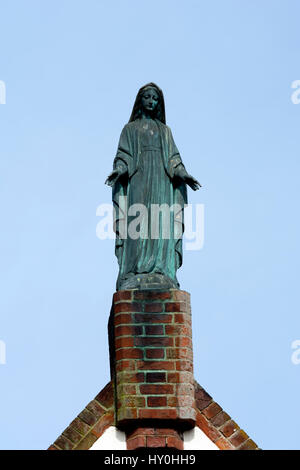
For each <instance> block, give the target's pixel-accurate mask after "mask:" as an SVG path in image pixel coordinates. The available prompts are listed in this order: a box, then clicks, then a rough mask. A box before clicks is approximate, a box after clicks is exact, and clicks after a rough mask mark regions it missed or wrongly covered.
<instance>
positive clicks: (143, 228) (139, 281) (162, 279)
mask: <svg viewBox="0 0 300 470" xmlns="http://www.w3.org/2000/svg"><path fill="white" fill-rule="evenodd" d="M106 184H108V185H109V186H112V188H113V203H114V209H115V231H116V250H115V252H116V256H117V259H118V263H119V276H118V281H117V290H125V289H166V288H175V289H178V288H179V283H178V281H177V278H176V271H177V269H178V268H179V267H180V266H181V264H182V233H183V209H184V205H185V204H187V191H186V185H187V184H188V185H189V186H190V187H191V188H192V189H193V190H197V189H199V187H201V185H200V183H199V182H198V181H197V180H196V179H195V178H193V177H192V176H191V175H189V174H188V173H187V171H186V169H185V167H184V165H183V163H182V160H181V157H180V154H179V151H178V149H177V147H176V145H175V142H174V140H173V136H172V133H171V129H170V128H169V127H168V126H167V125H166V118H165V104H164V97H163V93H162V91H161V89H160V88H159V87H158V86H157V85H155V83H148V84H147V85H145V86H143V87H142V88H141V89H140V90H139V92H138V94H137V97H136V100H135V103H134V107H133V110H132V114H131V116H130V119H129V122H128V124H126V125H125V127H124V128H123V130H122V133H121V136H120V140H119V145H118V150H117V154H116V157H115V159H114V164H113V171H112V173H111V174H110V175H109V176H108V178H107V180H106ZM162 205H164V207H165V208H172V209H171V210H170V211H169V217H170V221H169V222H170V225H169V226H168V236H164V235H165V234H164V228H163V227H162V223H161V222H162V216H161V214H160V215H159V216H158V218H157V217H156V218H155V217H154V214H155V215H157V212H155V211H154V212H153V211H152V208H157V207H162ZM130 208H131V209H130ZM143 208H146V209H147V211H148V212H147V214H145V213H143V216H142V217H141V218H140V232H139V236H138V237H136V236H134V235H132V236H131V233H128V232H130V228H131V227H130V223H132V222H133V221H134V216H136V213H137V212H141V209H143ZM137 209H138V210H137ZM127 229H129V230H127ZM153 232H154V233H155V235H154V236H151V235H153Z"/></svg>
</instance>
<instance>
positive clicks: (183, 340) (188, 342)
mask: <svg viewBox="0 0 300 470" xmlns="http://www.w3.org/2000/svg"><path fill="white" fill-rule="evenodd" d="M175 346H176V348H186V347H188V348H192V347H193V343H192V338H189V337H187V336H179V337H178V338H175Z"/></svg>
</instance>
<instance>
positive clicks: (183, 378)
mask: <svg viewBox="0 0 300 470" xmlns="http://www.w3.org/2000/svg"><path fill="white" fill-rule="evenodd" d="M167 382H171V383H189V384H191V385H194V376H193V374H192V373H191V372H168V377H167Z"/></svg>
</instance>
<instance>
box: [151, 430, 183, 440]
mask: <svg viewBox="0 0 300 470" xmlns="http://www.w3.org/2000/svg"><path fill="white" fill-rule="evenodd" d="M154 434H155V436H165V437H167V436H170V437H177V439H178V438H179V434H178V432H177V431H176V429H171V428H155V429H154Z"/></svg>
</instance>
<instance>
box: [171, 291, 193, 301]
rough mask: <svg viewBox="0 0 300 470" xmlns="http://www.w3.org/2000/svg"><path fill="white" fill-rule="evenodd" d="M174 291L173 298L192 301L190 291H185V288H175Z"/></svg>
mask: <svg viewBox="0 0 300 470" xmlns="http://www.w3.org/2000/svg"><path fill="white" fill-rule="evenodd" d="M172 293H173V300H177V301H179V302H189V301H190V294H189V293H188V292H185V291H184V290H174V291H173V292H172Z"/></svg>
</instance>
